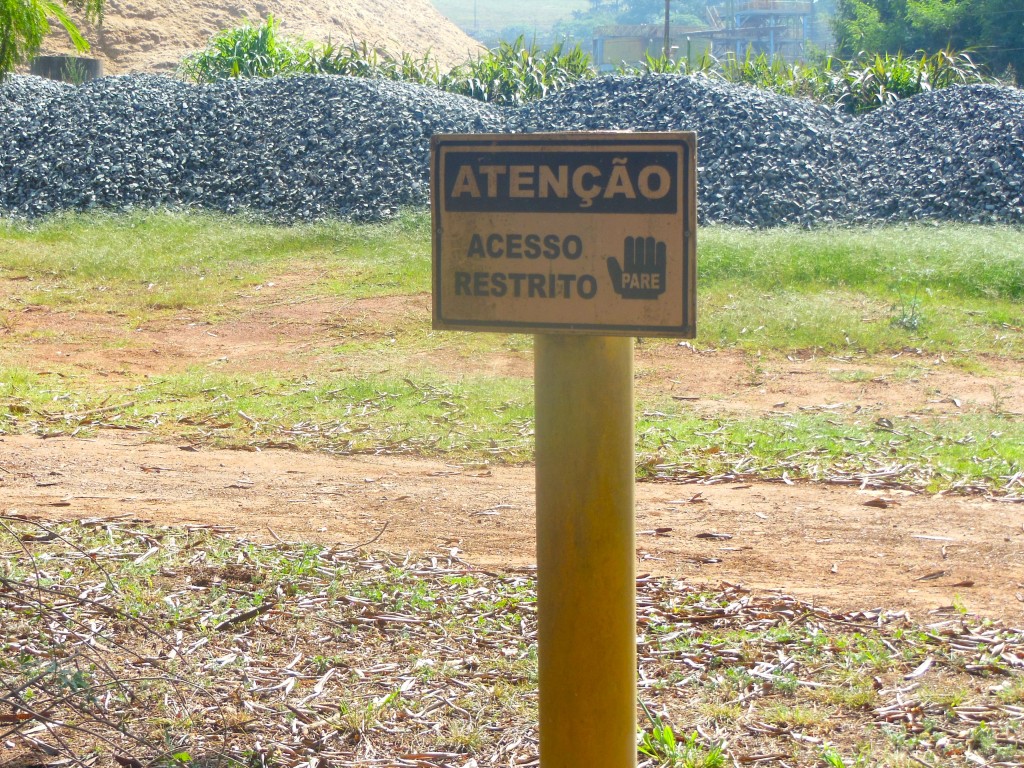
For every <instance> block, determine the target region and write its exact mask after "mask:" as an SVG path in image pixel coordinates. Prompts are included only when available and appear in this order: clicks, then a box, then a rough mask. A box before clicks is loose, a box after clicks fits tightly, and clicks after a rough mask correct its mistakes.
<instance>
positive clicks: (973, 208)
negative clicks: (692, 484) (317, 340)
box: [0, 75, 1024, 227]
mask: <svg viewBox="0 0 1024 768" xmlns="http://www.w3.org/2000/svg"><path fill="white" fill-rule="evenodd" d="M1022 93H1024V92H1021V91H1019V90H1015V89H1010V88H1000V87H993V86H972V87H969V88H956V89H947V90H945V91H939V92H935V93H931V94H925V95H922V96H919V97H916V98H913V99H908V100H906V101H904V102H900V103H898V104H896V105H895V106H893V107H890V108H887V109H884V110H878V111H876V112H873V113H871V114H870V115H868V116H866V117H863V118H858V119H854V120H850V119H847V120H842V119H840V118H838V117H837V116H836V115H835V114H834V113H833V112H831V111H830V110H828V109H826V108H824V107H821V106H818V105H815V104H812V103H809V102H805V101H801V100H797V99H790V98H786V97H782V96H778V95H775V94H773V93H770V92H767V91H760V90H756V89H752V88H747V87H745V86H737V85H732V84H727V83H720V82H716V81H711V80H707V79H703V78H684V77H677V76H671V75H656V76H648V77H644V78H625V77H606V78H600V79H596V80H592V81H587V82H583V83H581V84H579V85H578V86H576V87H574V88H572V89H569V90H567V91H563V92H561V93H558V94H554V95H552V96H550V97H549V98H547V99H544V100H542V101H540V102H538V103H536V104H532V105H529V106H527V107H524V108H522V109H518V110H501V109H498V108H495V107H491V106H488V105H485V104H481V103H479V102H476V101H472V100H469V99H465V98H462V97H459V96H453V95H451V94H446V93H443V92H441V91H438V90H436V89H433V88H425V87H420V86H415V85H410V84H405V83H392V82H388V81H370V80H362V79H351V78H344V77H295V78H287V79H272V80H260V79H253V80H238V81H231V82H226V83H218V84H215V85H207V86H194V85H189V84H184V83H181V82H178V81H176V80H173V79H170V78H165V77H155V76H148V75H129V76H124V77H112V78H105V79H100V80H94V81H91V82H89V83H87V84H86V85H84V86H82V87H80V88H74V87H71V86H67V85H61V84H58V83H53V82H50V81H47V80H42V79H38V78H32V77H12V78H9V79H8V80H7V81H6V82H5V83H4V84H3V85H0V216H25V217H34V216H39V215H43V214H46V213H49V212H52V211H57V210H63V209H88V208H93V207H105V208H113V209H119V210H120V209H128V208H133V207H142V208H148V207H152V206H170V207H183V206H197V207H203V208H210V209H215V210H223V211H245V210H248V211H253V212H256V213H259V214H261V215H268V216H272V217H274V218H280V219H284V220H294V219H318V218H323V217H328V216H342V217H349V218H353V219H358V220H372V219H379V218H384V217H387V216H390V215H392V214H393V213H394V212H395V211H396V210H397V209H398V208H399V207H400V206H407V205H425V204H427V202H428V199H429V195H428V183H429V179H428V174H429V164H428V153H429V140H430V136H431V135H433V134H434V133H476V132H504V131H518V132H539V131H566V130H599V129H632V130H642V131H660V130H696V131H697V132H698V143H699V151H698V162H699V166H700V172H699V185H700V189H699V210H700V215H701V219H702V220H703V221H706V222H728V223H735V224H741V225H745V226H753V227H762V226H773V225H778V224H786V223H790V224H801V225H811V224H815V223H822V222H830V221H840V222H846V221H868V220H914V219H928V218H930V219H950V220H959V221H986V222H987V221H1003V222H1022V221H1024V204H1022V199H1021V190H1022V188H1024V95H1022Z"/></svg>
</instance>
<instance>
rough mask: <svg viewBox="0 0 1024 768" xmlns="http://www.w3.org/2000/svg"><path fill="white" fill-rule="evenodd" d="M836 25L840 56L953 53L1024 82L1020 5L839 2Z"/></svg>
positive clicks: (969, 0) (951, 0)
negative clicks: (965, 54)
mask: <svg viewBox="0 0 1024 768" xmlns="http://www.w3.org/2000/svg"><path fill="white" fill-rule="evenodd" d="M833 24H834V28H835V34H836V39H837V41H838V43H839V48H838V53H839V55H841V56H852V55H854V54H856V53H858V52H860V51H867V52H869V53H871V54H875V53H877V54H881V55H886V54H888V55H894V54H899V53H900V52H902V51H912V50H915V49H918V48H921V49H924V50H929V51H935V50H939V49H941V48H949V47H952V48H956V49H958V50H969V51H971V55H972V56H975V57H976V58H977V60H978V61H979V62H981V63H982V64H985V65H986V66H988V67H989V68H990V69H991V70H992V71H993V72H996V73H1000V74H1004V75H1005V76H1006V77H1007V78H1016V81H1017V84H1018V85H1020V84H1021V83H1022V82H1024V81H1022V79H1021V78H1022V77H1024V48H1021V40H1024V9H1022V8H1021V5H1020V2H1019V0H838V2H837V6H836V16H835V19H834V23H833Z"/></svg>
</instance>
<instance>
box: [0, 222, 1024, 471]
mask: <svg viewBox="0 0 1024 768" xmlns="http://www.w3.org/2000/svg"><path fill="white" fill-rule="evenodd" d="M429 226H430V225H429V219H428V216H427V215H425V214H423V213H406V214H403V215H402V216H400V217H399V218H397V219H396V220H394V221H392V222H390V223H387V224H377V225H356V224H348V223H340V222H327V223H320V224H299V225H294V226H288V227H275V226H270V225H266V224H253V223H246V222H244V221H242V220H240V219H238V218H228V217H224V216H217V215H206V214H204V215H194V214H188V215H186V214H173V213H160V214H141V213H140V214H132V215H130V216H110V215H66V216H61V217H57V218H53V219H49V220H46V221H45V222H42V223H39V224H37V225H31V226H30V225H24V224H13V223H7V224H4V225H3V230H2V231H3V237H2V238H0V277H2V278H8V279H9V280H8V281H7V283H6V288H5V290H6V294H5V295H6V298H5V299H4V300H3V302H2V303H0V334H2V335H3V338H4V345H3V348H2V350H0V433H4V432H8V433H10V432H34V433H37V434H71V433H73V434H89V433H90V431H91V430H94V429H97V428H99V427H101V426H103V425H105V424H108V425H109V424H116V425H119V426H136V427H144V428H145V429H147V430H148V431H150V432H152V433H154V434H156V435H158V436H161V435H162V436H168V437H169V436H174V437H175V438H186V439H188V440H191V441H196V442H204V443H210V444H213V445H223V446H238V447H253V446H255V447H260V446H273V445H278V446H290V447H294V448H298V449H302V450H324V451H332V452H339V453H351V452H362V451H367V452H378V453H398V452H401V453H409V452H411V453H417V454H421V455H435V456H450V457H453V458H456V457H457V458H460V459H467V460H473V461H483V460H486V461H505V462H524V461H529V460H530V459H531V456H532V435H531V430H532V424H533V422H532V402H533V397H532V393H531V392H530V382H529V380H528V379H527V378H521V377H517V376H511V375H506V376H487V375H481V374H479V373H476V372H475V371H478V370H479V368H478V367H477V366H476V365H475V364H473V363H472V362H471V361H474V360H476V359H477V358H479V357H480V356H486V355H494V354H500V355H503V356H510V357H511V358H513V359H514V358H520V359H521V360H522V361H523V364H524V366H528V360H529V358H528V357H527V354H528V352H529V349H530V346H531V338H530V337H529V336H522V335H501V334H461V333H443V332H435V331H432V330H431V329H430V328H429V313H428V312H427V311H426V306H425V305H426V300H425V299H422V298H421V299H417V301H418V302H420V304H421V305H422V307H423V309H422V310H418V309H416V308H415V307H416V305H415V304H409V305H408V308H407V309H406V310H403V311H400V312H397V313H389V314H388V315H386V316H378V315H376V314H375V313H373V312H368V313H366V314H365V315H364V316H362V317H352V318H349V319H347V320H346V321H345V322H344V323H341V324H339V325H338V326H337V327H336V328H330V329H327V330H326V331H325V332H323V333H321V334H320V336H319V338H317V339H316V340H315V343H312V344H309V345H303V347H304V348H307V347H308V351H300V350H296V351H295V352H294V353H292V354H291V355H290V356H289V357H290V360H291V362H292V363H293V364H294V365H295V366H296V367H293V368H288V369H284V370H282V371H275V370H273V369H270V370H263V371H259V372H245V371H240V370H238V369H237V368H236V367H234V366H233V365H232V363H231V361H213V362H210V363H207V364H204V365H195V366H194V367H191V368H188V369H186V370H181V371H175V370H167V371H164V372H162V373H160V374H158V375H151V376H147V377H142V376H139V377H133V378H130V379H128V380H127V381H125V380H122V379H112V380H107V379H104V378H102V377H98V378H97V377H88V376H85V375H83V372H82V371H81V370H80V369H78V368H75V367H74V366H73V365H71V364H70V359H69V363H68V364H64V365H61V364H60V363H58V362H56V361H52V362H50V363H49V364H48V370H46V371H39V370H37V369H35V368H28V367H26V366H25V361H24V355H23V351H24V350H31V348H32V345H33V344H34V343H36V342H40V343H41V342H45V341H46V338H45V337H42V336H40V335H38V332H36V331H32V330H30V328H29V327H28V325H27V324H25V323H23V322H22V318H23V317H24V314H23V312H24V308H26V307H33V306H34V307H39V306H45V307H50V308H52V309H55V310H58V311H61V312H67V313H75V312H92V313H106V314H107V315H113V316H114V317H116V318H117V320H116V321H115V323H114V325H115V326H117V325H120V326H121V327H122V328H123V331H121V332H120V334H119V335H115V336H114V337H111V338H108V339H106V340H105V341H104V342H103V343H104V344H112V345H118V346H121V347H123V348H124V349H127V350H131V349H134V348H136V347H138V346H139V345H140V344H144V343H145V342H143V341H139V340H137V337H136V336H135V334H134V333H133V331H134V330H135V329H139V328H143V327H145V326H146V325H147V324H151V323H157V324H160V323H162V322H165V321H166V320H167V319H169V318H171V317H172V316H174V314H175V313H178V312H181V311H188V312H189V313H190V316H189V317H190V319H191V321H192V322H195V323H201V324H212V325H209V326H208V328H209V330H210V332H211V333H216V331H217V328H218V325H217V324H219V323H227V322H231V321H233V320H235V319H237V318H238V317H239V316H240V314H241V313H243V312H244V311H245V310H246V307H251V306H253V305H254V303H259V302H261V301H262V299H261V298H260V297H261V296H263V295H264V294H263V293H262V291H277V292H278V293H277V294H276V295H277V296H280V295H281V293H282V292H284V293H285V295H286V296H287V300H288V301H289V302H306V301H314V300H318V299H320V298H324V297H327V298H330V297H343V298H345V299H346V300H358V299H371V300H374V299H380V298H382V297H401V296H410V295H417V294H418V295H419V296H420V297H422V296H423V294H425V293H426V292H427V291H428V290H429V285H430V257H429V242H430V237H429ZM1019 238H1020V232H1019V230H1017V229H1014V228H1009V227H1005V228H1000V227H973V226H953V225H948V226H941V227H930V226H900V227H885V228H879V229H848V230H843V229H828V230H815V231H803V230H797V229H776V230H770V231H766V232H752V231H747V230H741V229H734V228H728V227H709V228H705V229H703V230H701V232H700V262H699V273H700V274H699V285H700V308H699V313H700V321H699V324H698V326H699V329H700V336H699V337H698V339H696V340H695V348H696V350H697V351H699V352H703V353H710V352H711V350H723V349H732V350H735V351H737V352H739V353H742V354H743V355H744V356H745V359H746V360H747V365H748V366H749V373H748V374H747V375H748V377H749V382H750V385H751V386H759V385H760V384H761V383H762V382H763V379H764V376H765V372H764V368H763V364H767V361H769V360H772V359H779V358H783V359H784V357H785V356H790V357H793V358H794V359H795V358H796V357H800V358H803V359H807V358H809V357H820V358H821V359H822V360H823V361H825V360H827V359H828V357H829V356H833V357H837V358H841V359H843V360H846V361H848V363H847V364H846V365H845V366H844V367H841V368H838V369H837V370H835V371H833V372H831V373H830V374H828V375H830V376H831V378H832V379H833V380H835V381H837V382H848V383H853V384H857V383H863V384H868V383H870V382H873V381H882V382H891V383H893V384H900V383H901V382H906V381H909V380H916V379H924V380H927V378H928V376H929V375H930V371H932V370H935V369H936V368H935V366H936V365H939V364H941V365H942V366H946V367H950V366H955V367H957V368H959V369H961V370H964V371H967V372H980V373H984V372H985V370H986V369H987V367H989V366H991V365H996V366H997V367H998V366H1000V365H1005V364H1006V362H1009V363H1010V364H1011V365H1013V364H1019V363H1020V362H1021V361H1024V331H1022V329H1024V302H1022V301H1021V300H1022V298H1024V257H1022V255H1021V254H1020V251H1019V248H1018V243H1019ZM285 286H286V287H285ZM276 300H277V299H275V301H276ZM284 338H287V337H284ZM62 343H64V344H67V345H86V346H88V345H89V344H94V343H95V342H94V341H93V340H91V339H90V338H88V337H85V336H83V337H81V338H76V337H73V336H65V337H63V338H62ZM646 348H651V349H652V350H659V349H661V350H664V352H663V353H662V354H692V353H690V352H685V353H684V352H682V351H681V350H678V348H677V345H676V343H675V342H666V341H656V340H655V341H650V340H643V341H642V345H641V349H646ZM670 350H676V351H673V352H669V351H670ZM892 355H895V356H896V357H895V359H894V360H888V357H889V356H892ZM883 356H884V357H883ZM438 357H440V359H443V360H446V361H447V362H446V363H445V364H444V365H443V367H438V365H437V363H436V362H432V361H434V360H436V359H438ZM339 360H343V361H344V363H343V365H341V366H339V364H338V362H337V361H339ZM453 361H456V362H454V363H453ZM457 361H463V362H461V363H459V362H457ZM460 370H461V371H463V372H460ZM288 371H296V372H291V373H290V372H288ZM466 371H469V373H466ZM649 373H650V372H649V371H647V370H646V369H645V368H643V367H641V368H640V370H638V376H639V379H638V406H637V407H638V435H639V438H638V439H639V442H638V450H639V453H638V460H639V468H638V471H639V472H640V474H642V475H645V476H662V477H679V476H689V475H693V474H696V475H700V476H709V475H718V474H728V473H735V472H744V473H753V474H757V475H761V476H769V477H790V478H800V477H803V478H810V479H826V478H835V477H844V478H850V477H855V476H858V475H860V474H863V473H866V472H884V473H886V476H887V478H889V480H891V481H892V482H895V483H900V484H903V485H906V486H908V487H914V488H920V489H932V490H935V489H940V488H951V487H956V486H961V485H964V484H967V485H971V486H977V487H987V488H996V487H1000V486H1001V484H1002V483H1003V482H1004V481H1003V480H1001V479H1000V478H1006V477H1010V476H1013V475H1014V474H1015V473H1016V472H1019V471H1020V468H1021V467H1022V466H1024V422H1022V420H1021V418H1020V415H1019V414H1014V413H1012V412H1011V410H1012V409H1011V410H1008V409H1005V408H1002V407H1001V406H1000V404H999V403H1000V401H999V392H998V391H997V390H996V389H993V397H992V403H991V405H986V406H978V405H975V406H970V407H969V404H967V403H964V404H963V405H964V407H963V408H962V409H961V407H960V405H961V404H959V403H958V404H957V410H956V411H955V412H952V413H950V412H948V411H946V410H944V409H938V410H936V411H935V412H933V413H931V412H928V411H923V412H917V413H913V414H910V415H904V414H901V413H888V412H886V410H885V409H884V408H883V407H881V406H877V405H872V404H867V405H863V404H862V406H861V407H854V404H852V403H851V404H848V405H843V404H837V405H833V406H830V405H829V404H827V403H824V404H823V407H822V408H803V409H794V408H790V407H786V406H785V404H782V406H780V407H778V408H776V409H773V410H771V411H769V412H767V413H758V414H752V413H746V414H736V413H729V412H728V411H724V412H723V411H719V410H715V409H713V408H712V409H710V410H708V409H707V408H704V409H699V410H695V409H693V408H691V407H689V404H687V403H685V402H681V401H679V400H675V399H673V398H672V397H671V396H669V395H668V394H666V393H665V392H664V390H659V388H658V387H647V386H646V385H645V381H646V378H647V376H648V375H649ZM993 381H994V382H997V381H998V379H994V380H993ZM921 386H922V387H923V386H926V385H925V384H922V385H921ZM995 386H996V383H993V387H995ZM936 402H938V401H936ZM709 405H710V403H709Z"/></svg>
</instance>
